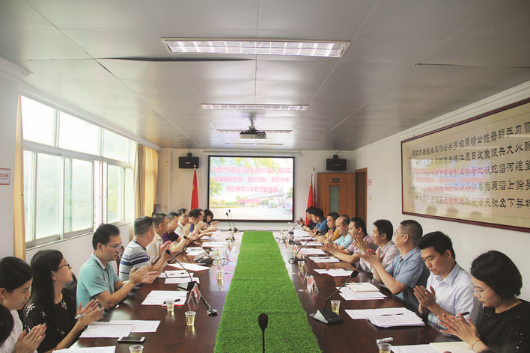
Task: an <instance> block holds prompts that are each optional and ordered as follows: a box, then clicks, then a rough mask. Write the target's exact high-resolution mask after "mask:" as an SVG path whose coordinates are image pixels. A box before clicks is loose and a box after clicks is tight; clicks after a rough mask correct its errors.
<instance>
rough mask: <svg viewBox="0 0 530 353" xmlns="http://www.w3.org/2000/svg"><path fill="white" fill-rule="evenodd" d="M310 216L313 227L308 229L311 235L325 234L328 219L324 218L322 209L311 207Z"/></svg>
mask: <svg viewBox="0 0 530 353" xmlns="http://www.w3.org/2000/svg"><path fill="white" fill-rule="evenodd" d="M311 212H312V213H311V218H312V219H313V223H315V227H314V228H313V229H312V230H310V231H309V234H311V236H313V235H315V234H326V233H327V232H328V221H327V220H326V219H324V211H322V209H321V208H313V210H312V211H311Z"/></svg>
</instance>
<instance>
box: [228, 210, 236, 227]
mask: <svg viewBox="0 0 530 353" xmlns="http://www.w3.org/2000/svg"><path fill="white" fill-rule="evenodd" d="M228 213H230V219H231V220H232V225H233V226H234V233H237V228H236V224H235V223H234V218H233V217H232V211H230V209H229V210H228Z"/></svg>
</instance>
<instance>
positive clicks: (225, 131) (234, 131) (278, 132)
mask: <svg viewBox="0 0 530 353" xmlns="http://www.w3.org/2000/svg"><path fill="white" fill-rule="evenodd" d="M261 131H263V132H266V133H267V134H290V133H292V132H293V130H261ZM217 132H221V133H228V134H235V133H237V134H239V133H240V132H241V130H226V129H217Z"/></svg>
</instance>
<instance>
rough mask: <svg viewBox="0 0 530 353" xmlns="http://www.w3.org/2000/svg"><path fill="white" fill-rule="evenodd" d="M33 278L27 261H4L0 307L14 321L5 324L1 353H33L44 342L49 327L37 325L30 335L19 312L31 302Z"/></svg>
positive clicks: (0, 266) (0, 264)
mask: <svg viewBox="0 0 530 353" xmlns="http://www.w3.org/2000/svg"><path fill="white" fill-rule="evenodd" d="M32 278H33V271H31V267H29V265H28V264H27V263H26V262H24V261H23V260H21V259H19V258H17V257H13V256H7V257H4V258H3V259H1V260H0V306H3V307H5V309H6V310H8V312H9V314H8V315H11V320H9V317H8V318H7V319H4V318H2V320H1V321H2V325H1V327H2V334H1V335H0V336H1V339H2V340H3V341H2V342H1V343H0V353H33V352H35V349H37V347H38V346H39V344H40V343H41V341H42V340H43V339H44V331H46V325H37V326H35V327H34V328H33V330H31V331H30V332H28V331H26V330H24V328H23V326H22V321H20V318H19V316H18V312H17V310H20V309H22V308H23V307H24V304H26V302H27V301H28V299H29V293H30V291H29V289H30V287H31V282H32ZM5 315H6V313H5V310H4V313H3V316H5ZM8 321H9V322H8Z"/></svg>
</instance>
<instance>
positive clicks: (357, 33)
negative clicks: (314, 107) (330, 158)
mask: <svg viewBox="0 0 530 353" xmlns="http://www.w3.org/2000/svg"><path fill="white" fill-rule="evenodd" d="M379 3H380V0H379V1H377V2H376V3H375V4H374V6H373V7H372V9H371V10H370V12H369V13H368V15H366V17H365V18H364V21H363V23H361V25H360V26H359V29H358V30H357V31H356V32H355V34H354V35H353V37H352V39H351V40H350V45H349V46H348V49H350V48H352V45H353V43H354V41H355V38H357V36H358V35H359V33H360V31H361V30H362V29H363V27H364V26H365V24H366V22H367V21H368V19H369V18H370V16H371V15H372V13H373V12H374V11H375V9H376V8H377V7H378V5H379ZM350 50H351V49H350ZM341 60H342V57H340V58H339V59H338V60H337V62H336V63H335V65H334V66H333V67H332V68H331V70H330V72H329V74H328V75H327V76H326V78H325V79H324V81H323V82H322V84H321V85H320V87H319V88H318V89H317V91H316V92H315V95H314V96H313V98H312V99H311V100H310V101H309V106H311V104H312V103H313V101H314V100H315V99H316V97H317V96H318V94H319V92H320V91H321V90H322V88H323V87H324V85H325V84H326V82H328V80H329V78H330V77H331V75H332V74H333V72H335V69H336V68H337V66H338V65H339V64H340V62H341ZM324 136H325V135H324Z"/></svg>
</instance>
